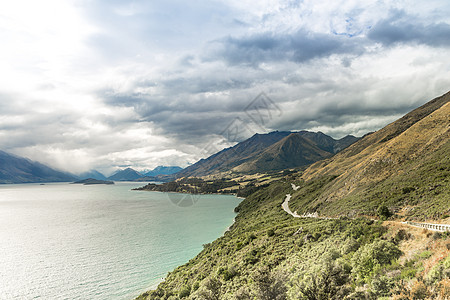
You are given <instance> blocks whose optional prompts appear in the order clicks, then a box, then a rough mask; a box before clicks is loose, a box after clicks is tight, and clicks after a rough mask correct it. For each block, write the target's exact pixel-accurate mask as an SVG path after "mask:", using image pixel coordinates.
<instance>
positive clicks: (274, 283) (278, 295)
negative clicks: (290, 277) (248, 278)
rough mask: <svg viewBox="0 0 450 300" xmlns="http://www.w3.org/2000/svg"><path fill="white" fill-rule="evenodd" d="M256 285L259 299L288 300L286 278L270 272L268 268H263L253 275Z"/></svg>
mask: <svg viewBox="0 0 450 300" xmlns="http://www.w3.org/2000/svg"><path fill="white" fill-rule="evenodd" d="M253 280H254V282H255V284H256V290H257V295H258V298H257V299H261V300H285V299H287V287H286V285H285V284H284V282H285V278H284V277H283V276H281V275H280V274H275V273H272V272H270V270H269V268H268V267H263V268H261V269H259V270H258V271H256V273H255V274H254V275H253Z"/></svg>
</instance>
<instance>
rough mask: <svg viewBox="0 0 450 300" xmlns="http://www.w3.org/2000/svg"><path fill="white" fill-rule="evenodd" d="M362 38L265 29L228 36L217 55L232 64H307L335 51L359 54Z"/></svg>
mask: <svg viewBox="0 0 450 300" xmlns="http://www.w3.org/2000/svg"><path fill="white" fill-rule="evenodd" d="M361 42H362V40H361V39H359V38H352V37H348V36H342V35H332V34H322V33H315V32H311V31H307V30H305V29H301V30H298V31H296V32H294V33H292V34H276V33H273V32H265V33H262V34H255V35H251V36H244V37H238V38H236V37H227V38H225V39H223V40H219V41H217V43H219V44H220V49H219V50H217V51H216V53H215V54H214V58H215V59H217V58H218V57H221V58H223V59H224V60H226V62H227V63H228V64H230V65H236V64H247V65H250V66H258V65H259V64H260V63H264V62H265V63H268V62H273V61H291V62H295V63H304V62H307V61H309V60H312V59H315V58H326V57H329V56H331V55H334V54H353V55H358V54H361V53H362V52H363V48H362V45H361Z"/></svg>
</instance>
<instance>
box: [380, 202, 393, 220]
mask: <svg viewBox="0 0 450 300" xmlns="http://www.w3.org/2000/svg"><path fill="white" fill-rule="evenodd" d="M377 215H378V217H380V219H382V220H386V219H389V218H390V217H391V216H392V212H391V211H390V210H389V208H388V207H387V206H386V205H384V204H383V205H380V206H379V207H378V209H377Z"/></svg>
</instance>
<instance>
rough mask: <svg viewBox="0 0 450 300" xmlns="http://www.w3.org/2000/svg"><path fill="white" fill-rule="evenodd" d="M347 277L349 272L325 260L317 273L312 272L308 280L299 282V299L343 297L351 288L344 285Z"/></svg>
mask: <svg viewBox="0 0 450 300" xmlns="http://www.w3.org/2000/svg"><path fill="white" fill-rule="evenodd" d="M348 277H349V273H348V272H347V270H345V268H344V267H342V266H341V265H339V264H336V263H335V262H333V261H332V260H327V261H326V262H325V265H324V267H323V270H322V271H321V272H320V273H319V274H314V273H313V274H311V276H310V277H309V278H308V280H305V281H303V282H301V283H300V285H299V292H300V294H299V295H298V296H299V299H307V300H317V299H320V300H322V299H323V300H325V299H336V300H337V299H343V298H344V297H345V296H347V295H348V294H350V292H351V289H350V288H348V287H346V283H347V282H348Z"/></svg>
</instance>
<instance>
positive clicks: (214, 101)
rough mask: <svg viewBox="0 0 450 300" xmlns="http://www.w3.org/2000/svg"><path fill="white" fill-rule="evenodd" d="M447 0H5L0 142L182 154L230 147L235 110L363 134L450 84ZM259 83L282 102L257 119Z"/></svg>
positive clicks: (69, 154) (133, 160)
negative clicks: (251, 109) (227, 135)
mask: <svg viewBox="0 0 450 300" xmlns="http://www.w3.org/2000/svg"><path fill="white" fill-rule="evenodd" d="M24 7H27V8H28V7H30V9H27V10H26V11H25V10H24V9H23V8H24ZM55 8H56V9H55ZM54 11H58V14H55V13H53V12H54ZM449 13H450V7H449V5H448V4H447V3H446V2H445V1H440V0H435V1H431V2H427V3H426V4H420V3H417V4H416V5H414V6H410V5H406V4H404V3H401V2H395V1H394V2H390V1H376V0H373V1H367V2H364V3H360V1H335V2H329V1H324V2H322V1H313V2H311V1H310V2H308V1H306V2H305V1H303V2H302V1H287V0H279V1H259V2H258V3H256V2H254V1H249V0H248V1H247V0H245V1H244V0H239V1H237V0H236V1H234V0H232V1H220V0H214V1H206V0H205V1H195V2H186V1H184V2H183V1H177V0H176V1H160V0H157V1H143V0H138V1H132V2H130V1H125V0H114V1H106V0H95V1H81V2H79V1H77V2H72V1H56V0H42V1H40V2H39V4H36V3H35V2H33V1H31V0H17V1H14V2H11V1H10V2H8V1H5V2H4V3H3V2H2V3H1V4H0V38H1V39H2V41H3V43H2V47H1V48H0V65H2V70H1V72H0V80H1V81H2V86H1V87H0V149H2V150H6V151H10V152H13V153H16V154H18V155H24V156H27V157H30V158H32V159H35V160H39V161H42V162H45V163H47V164H50V165H52V166H55V167H58V168H61V169H64V170H69V171H76V172H81V171H85V170H86V169H90V168H98V169H101V170H105V172H112V171H113V169H114V168H116V167H125V166H131V167H135V168H138V169H151V168H154V167H156V166H157V165H161V164H164V165H170V164H176V165H181V166H186V165H188V164H189V163H193V162H195V161H196V160H198V159H200V158H202V157H204V156H205V152H204V151H203V150H204V149H205V147H207V146H208V145H209V144H210V143H211V142H213V143H216V144H217V146H220V147H225V146H229V145H230V144H229V143H227V142H226V141H224V137H223V132H224V130H226V128H227V127H228V126H229V125H230V124H232V122H234V121H235V120H240V121H242V122H243V123H242V124H241V126H246V127H249V128H250V131H252V132H247V133H246V134H252V133H253V132H267V131H270V130H303V129H306V130H321V131H323V132H325V133H327V134H332V135H333V136H335V137H340V136H343V135H346V134H356V135H361V134H364V133H365V132H366V131H373V130H376V129H378V128H380V127H382V126H383V125H386V124H387V123H388V122H391V121H393V120H394V119H395V118H397V117H398V116H400V115H402V114H404V113H406V112H408V111H409V110H411V109H413V108H414V107H417V106H419V105H421V104H423V103H424V102H425V101H427V100H429V99H431V98H432V97H434V96H438V95H440V94H442V93H444V92H446V91H448V90H449V88H448V87H449V86H450V79H449V78H450V62H448V59H447V57H448V54H449V53H448V51H449V49H448V46H449V39H448V36H450V35H449V33H450V31H449V25H448V15H449ZM261 92H265V94H266V95H267V96H268V97H270V99H271V100H272V101H273V102H274V103H276V105H277V106H278V107H279V108H281V113H274V114H272V115H271V117H270V118H269V119H267V122H265V123H264V124H263V126H261V124H255V122H254V120H252V119H251V118H250V117H249V116H248V115H247V114H246V112H245V108H246V107H247V106H248V105H249V104H250V103H251V101H252V100H253V99H254V98H255V97H256V96H258V95H259V94H260V93H261Z"/></svg>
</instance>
